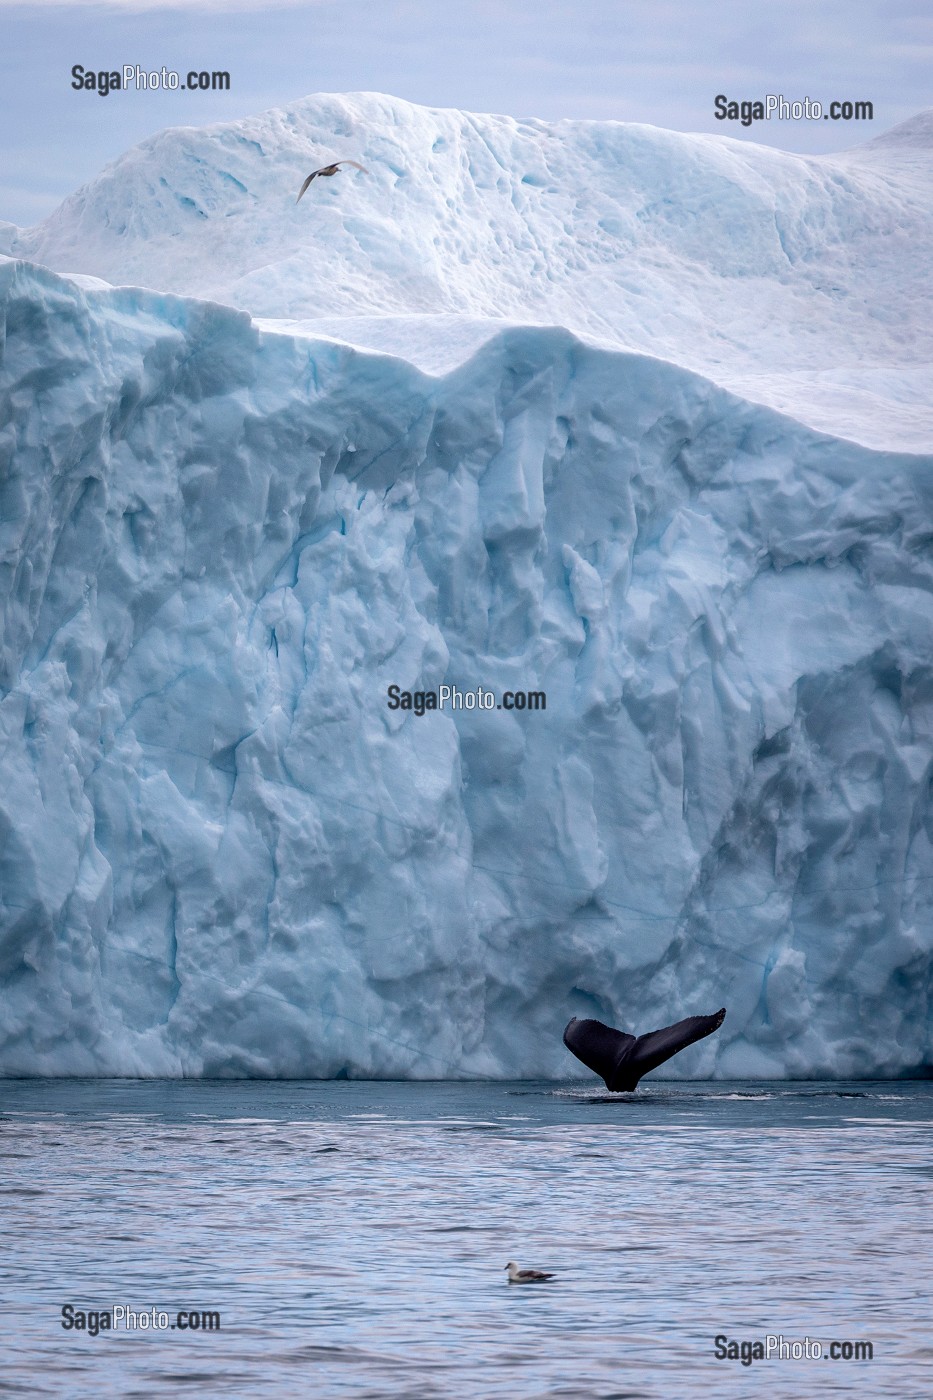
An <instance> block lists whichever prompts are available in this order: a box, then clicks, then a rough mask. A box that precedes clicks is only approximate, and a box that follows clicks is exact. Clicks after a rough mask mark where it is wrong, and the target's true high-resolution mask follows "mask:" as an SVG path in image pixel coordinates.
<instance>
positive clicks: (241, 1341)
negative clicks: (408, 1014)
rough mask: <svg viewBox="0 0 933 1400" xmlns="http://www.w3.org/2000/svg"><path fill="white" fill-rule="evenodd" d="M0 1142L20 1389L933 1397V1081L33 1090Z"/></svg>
mask: <svg viewBox="0 0 933 1400" xmlns="http://www.w3.org/2000/svg"><path fill="white" fill-rule="evenodd" d="M0 1115H2V1118H0V1129H2V1138H0V1193H2V1201H3V1204H4V1207H5V1209H4V1210H3V1227H2V1228H3V1250H2V1256H0V1287H2V1294H3V1319H2V1326H3V1355H4V1367H3V1370H2V1372H0V1389H3V1390H5V1391H6V1392H8V1393H10V1394H30V1395H56V1396H58V1395H67V1396H75V1397H83V1396H110V1395H121V1396H122V1395H126V1396H137V1395H138V1396H152V1395H155V1394H163V1393H164V1394H176V1393H179V1392H186V1393H192V1394H204V1395H218V1396H219V1395H236V1396H249V1395H291V1396H295V1395H314V1396H322V1397H327V1396H339V1397H343V1396H359V1397H369V1396H372V1397H382V1396H405V1397H412V1398H413V1400H417V1397H425V1398H426V1400H427V1397H441V1396H445V1397H446V1396H456V1397H461V1396H462V1397H470V1400H473V1397H485V1396H490V1397H491V1396H499V1395H502V1394H504V1393H510V1394H512V1395H515V1396H519V1397H522V1398H523V1400H524V1397H538V1396H542V1397H543V1396H555V1397H557V1396H561V1397H571V1396H572V1397H584V1396H586V1397H589V1396H592V1397H606V1400H608V1397H613V1396H618V1397H621V1396H631V1397H635V1396H652V1397H655V1396H657V1397H665V1400H666V1398H667V1397H671V1396H678V1397H679V1396H688V1397H690V1396H694V1395H696V1396H699V1395H702V1394H703V1393H704V1392H705V1391H706V1390H707V1389H710V1390H712V1389H713V1388H715V1391H716V1393H717V1395H720V1396H743V1397H744V1396H754V1395H758V1394H768V1395H769V1396H792V1395H794V1396H801V1395H802V1396H810V1395H823V1394H826V1395H833V1396H836V1395H864V1396H870V1397H875V1396H879V1397H880V1396H896V1397H899V1398H901V1400H909V1398H910V1397H913V1396H917V1397H920V1396H923V1397H927V1396H929V1395H931V1394H933V1342H931V1337H930V1297H931V1284H933V1222H931V1213H930V1191H931V1185H933V1151H931V1149H933V1131H931V1127H933V1084H930V1083H904V1082H898V1083H870V1084H867V1083H859V1084H800V1085H788V1084H780V1085H752V1084H729V1085H724V1084H671V1083H660V1082H655V1083H651V1084H646V1085H645V1086H643V1087H642V1089H640V1090H639V1092H638V1094H637V1095H623V1096H612V1097H611V1098H609V1097H608V1096H604V1095H601V1094H598V1093H595V1092H593V1093H588V1092H585V1091H583V1090H581V1089H580V1088H579V1087H578V1086H577V1087H573V1088H570V1087H565V1088H562V1087H560V1086H554V1085H548V1084H527V1083H526V1084H396V1083H385V1084H383V1083H281V1082H278V1083H261V1082H250V1083H216V1082H214V1083H204V1082H188V1083H177V1082H164V1081H155V1082H137V1081H93V1082H92V1081H61V1080H59V1081H7V1082H3V1083H0ZM509 1259H515V1260H516V1261H517V1262H518V1263H519V1264H522V1265H531V1266H537V1267H539V1268H545V1269H549V1270H553V1271H554V1273H555V1275H556V1277H555V1278H554V1279H553V1280H552V1281H551V1282H549V1283H546V1284H540V1285H536V1286H526V1287H516V1286H514V1285H513V1286H510V1285H509V1284H508V1283H507V1282H506V1275H505V1272H504V1265H505V1263H506V1262H507V1260H509ZM65 1304H71V1305H72V1307H73V1308H74V1309H75V1316H76V1317H77V1314H78V1310H80V1311H82V1312H84V1313H85V1315H87V1314H89V1313H90V1312H91V1311H95V1312H98V1313H99V1312H104V1311H106V1312H108V1313H111V1312H112V1310H113V1309H114V1307H115V1306H116V1307H124V1308H126V1309H128V1310H132V1311H134V1312H136V1313H137V1314H140V1313H142V1312H144V1311H148V1312H151V1310H152V1309H155V1310H156V1319H157V1320H158V1315H159V1313H160V1312H161V1313H162V1314H163V1316H164V1319H165V1320H166V1322H167V1323H168V1325H167V1326H166V1327H165V1329H164V1330H161V1329H158V1328H155V1329H153V1328H152V1327H150V1329H149V1330H146V1331H143V1330H141V1329H140V1328H137V1329H135V1330H124V1329H123V1328H119V1329H117V1330H111V1331H101V1332H99V1334H98V1335H97V1336H96V1337H94V1336H91V1335H90V1334H89V1332H88V1331H87V1330H83V1331H82V1330H79V1329H72V1330H65V1329H63V1328H62V1325H61V1323H62V1314H61V1309H62V1306H63V1305H65ZM202 1311H203V1312H205V1313H215V1312H216V1313H219V1322H220V1326H219V1329H217V1330H210V1331H201V1330H200V1329H199V1330H197V1331H193V1330H191V1327H190V1325H189V1326H188V1327H187V1328H184V1327H182V1326H179V1325H178V1316H179V1313H180V1312H182V1313H183V1314H184V1315H185V1317H184V1320H185V1321H187V1322H189V1324H190V1314H191V1313H192V1312H196V1313H197V1314H198V1320H199V1321H200V1314H201V1312H202ZM207 1320H208V1321H210V1319H207ZM171 1322H175V1323H176V1325H175V1327H174V1328H173V1327H172V1326H171ZM717 1336H722V1337H725V1338H727V1339H728V1341H735V1342H737V1343H739V1344H741V1343H742V1342H743V1341H744V1342H745V1343H746V1344H747V1349H748V1348H751V1347H753V1346H754V1344H755V1343H756V1342H760V1343H761V1344H762V1346H764V1345H765V1342H766V1338H767V1337H768V1336H773V1337H775V1338H779V1337H780V1338H783V1340H784V1343H785V1345H787V1346H788V1347H791V1346H792V1345H793V1344H795V1343H796V1344H799V1345H800V1346H801V1347H803V1345H804V1343H806V1348H807V1349H808V1350H810V1352H811V1355H812V1353H813V1351H814V1350H815V1347H814V1344H818V1345H819V1346H821V1347H822V1350H823V1355H822V1356H819V1357H818V1358H816V1359H812V1360H807V1359H805V1358H801V1359H799V1360H795V1359H792V1357H789V1358H787V1359H772V1360H759V1361H754V1362H753V1363H752V1365H751V1366H748V1367H746V1366H743V1365H742V1364H741V1362H740V1361H738V1360H730V1359H728V1358H723V1359H720V1358H718V1357H717V1356H716V1354H715V1349H716V1346H715V1340H714V1339H715V1338H716V1337H717ZM834 1341H835V1342H837V1343H839V1344H840V1346H839V1349H840V1350H843V1351H844V1350H845V1349H846V1347H847V1346H848V1345H849V1344H851V1346H852V1348H853V1350H854V1348H855V1344H856V1343H865V1342H870V1343H871V1345H872V1348H873V1353H874V1355H873V1359H871V1360H858V1359H856V1358H855V1357H854V1356H852V1357H851V1358H847V1357H840V1358H839V1359H831V1358H830V1357H829V1355H828V1352H829V1349H830V1345H831V1343H832V1342H834ZM725 1345H727V1344H725ZM776 1345H777V1344H776Z"/></svg>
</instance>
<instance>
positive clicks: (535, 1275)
mask: <svg viewBox="0 0 933 1400" xmlns="http://www.w3.org/2000/svg"><path fill="white" fill-rule="evenodd" d="M505 1267H506V1269H507V1270H508V1275H509V1283H544V1281H545V1279H549V1278H553V1277H554V1275H553V1274H543V1273H542V1272H541V1270H540V1269H520V1268H519V1267H518V1265H517V1264H513V1262H512V1260H511V1259H510V1260H509V1262H508V1263H507V1264H506V1266H505Z"/></svg>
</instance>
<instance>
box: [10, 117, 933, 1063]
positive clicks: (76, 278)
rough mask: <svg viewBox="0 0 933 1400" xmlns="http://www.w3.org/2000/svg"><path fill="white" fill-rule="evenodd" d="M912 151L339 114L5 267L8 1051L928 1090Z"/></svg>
mask: <svg viewBox="0 0 933 1400" xmlns="http://www.w3.org/2000/svg"><path fill="white" fill-rule="evenodd" d="M373 133H377V134H375V135H374V134H373ZM931 142H933V122H931V120H930V116H929V114H927V115H926V116H922V117H920V118H917V119H915V120H914V122H912V123H907V124H906V129H897V130H896V131H895V132H894V133H889V135H888V136H887V137H883V138H880V140H879V141H876V142H872V143H870V144H869V145H868V146H867V147H863V148H862V149H861V150H860V151H856V152H853V153H849V154H848V155H847V156H845V157H833V158H832V159H830V158H828V157H826V158H820V161H822V164H821V163H820V161H818V160H814V159H812V158H811V159H809V160H806V159H804V158H802V157H790V156H785V155H783V154H782V153H780V152H775V151H771V150H764V149H762V148H756V147H752V146H750V145H747V144H740V143H737V142H733V141H728V140H723V139H719V138H712V137H685V136H678V135H675V134H673V133H668V132H658V131H653V130H652V129H650V128H631V127H625V126H622V125H621V124H614V123H557V124H555V125H554V126H551V127H549V126H547V125H546V124H545V123H540V122H525V123H516V122H513V121H511V120H510V119H506V118H483V117H474V116H470V115H468V114H461V113H436V112H429V111H427V110H426V109H418V108H411V107H409V106H408V104H403V103H400V102H397V101H395V100H394V99H386V98H376V97H372V96H368V97H367V96H359V95H357V96H354V97H351V98H319V99H307V100H306V101H305V102H304V103H302V104H297V106H296V108H295V109H294V110H292V111H289V112H275V113H269V114H266V115H265V116H264V117H261V118H256V119H255V120H254V121H252V122H239V123H231V124H229V125H227V126H224V127H215V128H206V129H203V130H197V131H193V130H187V129H186V130H182V131H180V132H168V133H163V134H162V135H161V136H159V137H157V138H154V139H153V140H152V141H150V142H147V143H144V144H143V146H141V147H139V148H137V150H136V151H133V152H129V153H127V155H126V156H124V157H123V158H121V161H118V162H117V163H116V164H115V165H114V166H112V167H110V169H109V170H108V171H105V172H104V173H103V174H102V175H101V177H99V179H98V181H96V182H95V183H93V184H92V185H91V186H89V187H87V188H86V189H85V190H83V191H79V192H78V193H77V194H76V195H74V196H72V197H71V198H70V199H69V200H66V201H65V203H64V204H63V205H62V206H61V208H60V209H59V210H58V211H57V212H56V213H55V214H53V215H52V216H51V218H50V219H49V220H47V221H46V223H45V224H44V225H41V226H39V228H38V229H35V230H18V231H14V232H13V233H12V234H9V235H7V237H6V246H7V248H8V249H9V254H10V256H9V257H4V258H2V259H0V314H2V335H3V340H2V347H3V350H2V364H0V396H2V397H0V403H2V412H0V423H2V425H3V426H2V427H0V463H2V471H0V569H2V588H0V608H2V626H0V774H2V783H0V977H2V987H3V995H2V1001H0V1072H2V1073H4V1074H8V1075H9V1074H13V1075H21V1074H27V1075H28V1074H50V1075H167V1076H182V1075H218V1076H292V1077H298V1076H308V1077H318V1076H319V1077H330V1076H334V1075H339V1074H345V1075H351V1076H354V1077H357V1076H374V1077H420V1078H444V1077H464V1076H473V1075H476V1076H493V1077H534V1076H545V1077H565V1076H567V1075H568V1074H571V1073H573V1072H575V1071H574V1068H573V1066H572V1064H571V1062H570V1059H569V1057H568V1056H567V1053H566V1051H565V1050H564V1048H563V1045H562V1043H561V1031H562V1029H563V1026H564V1024H565V1023H566V1021H567V1020H568V1019H569V1017H570V1016H571V1015H578V1016H582V1017H587V1016H590V1017H597V1018H598V1019H600V1020H603V1021H607V1022H609V1023H611V1024H615V1025H621V1026H625V1027H627V1028H630V1029H634V1030H638V1031H644V1030H647V1029H650V1028H651V1026H653V1025H663V1024H667V1023H668V1022H669V1021H670V1020H672V1019H674V1018H676V1017H677V1016H680V1015H688V1014H691V1013H693V1012H703V1011H708V1010H710V1009H714V1008H715V1007H716V1006H720V1005H722V1004H723V1003H725V1004H726V1005H727V1006H728V1008H729V1015H728V1018H727V1020H726V1022H725V1025H724V1026H723V1028H722V1030H721V1032H719V1033H718V1034H717V1036H716V1037H715V1038H714V1041H713V1042H703V1043H702V1044H700V1045H698V1046H696V1047H694V1048H693V1049H691V1050H690V1051H688V1052H685V1053H684V1055H683V1056H681V1057H680V1059H679V1060H678V1063H677V1065H676V1066H675V1067H672V1068H671V1069H670V1070H669V1073H671V1074H693V1075H709V1074H713V1075H718V1076H724V1077H729V1076H763V1077H795V1076H796V1077H807V1076H827V1077H853V1076H863V1075H869V1076H874V1075H898V1074H905V1073H910V1072H916V1071H917V1070H918V1069H919V1068H920V1067H922V1066H924V1065H928V1064H929V1063H930V1062H931V1061H933V1049H931V1044H930V1023H929V985H930V966H931V948H933V920H931V901H933V807H931V800H930V799H931V771H933V763H931V758H933V744H931V738H933V733H931V731H933V660H931V658H933V607H931V602H930V594H931V590H933V564H931V556H930V540H931V537H933V535H931V525H930V521H931V518H933V454H931V451H930V444H931V435H930V431H929V428H930V404H929V401H928V395H929V379H928V375H924V374H923V373H922V372H921V371H922V369H923V365H924V363H925V361H924V356H926V357H927V360H928V359H929V334H930V333H929V326H930V318H929V315H928V302H929V291H928V287H929V269H930V266H931V264H933V259H931V257H930V236H931V235H930V232H929V229H930V224H929V211H930V181H929V170H930V162H929V151H930V145H931ZM315 151H317V152H318V153H323V154H327V155H331V154H332V155H333V156H334V157H335V158H340V157H342V156H343V155H344V154H346V155H348V156H352V157H354V158H356V157H358V158H359V159H360V160H361V161H362V163H363V164H364V165H366V166H367V168H368V169H370V170H371V171H375V172H376V173H375V174H374V175H373V177H372V178H371V179H370V181H369V183H368V184H367V183H366V177H365V176H362V175H359V176H356V175H355V174H353V175H351V174H350V172H344V173H343V174H342V175H341V177H339V178H335V179H334V180H332V181H329V182H328V183H327V185H326V186H325V185H323V182H316V183H315V185H314V186H312V189H311V191H310V192H309V196H306V198H305V200H303V201H302V203H301V205H299V206H298V207H297V218H296V216H295V213H294V209H293V207H292V206H293V202H294V195H295V192H296V191H297V186H298V184H299V183H300V180H301V179H302V178H303V176H304V174H306V173H307V170H308V169H311V168H312V166H311V164H309V163H308V160H309V157H311V156H313V153H314V152H315ZM303 162H304V164H303ZM305 165H306V166H307V169H305V168H304V166H305ZM318 185H322V187H323V198H322V199H321V200H319V201H318V202H317V203H313V202H310V195H311V194H313V195H314V196H315V198H316V199H317V196H318V193H319V191H318V188H317V186H318ZM600 211H601V212H600ZM613 211H614V212H613ZM597 214H598V217H597ZM299 219H300V220H303V221H304V222H299V221H298V220H299ZM600 219H602V220H603V225H602V226H601V228H600V225H599V220H600ZM575 220H576V221H577V222H574V221H575ZM613 220H614V221H615V222H613ZM560 227H563V228H564V234H563V236H561V235H560V232H559V229H560ZM717 229H718V235H717V237H716V239H715V240H714V241H712V242H710V241H709V240H710V239H712V235H713V233H714V232H715V231H716V230H717ZM726 232H728V233H729V237H728V238H726V237H724V234H725V233H726ZM438 240H439V241H438ZM908 243H909V244H910V246H911V247H912V249H913V255H912V258H911V260H910V262H909V265H905V264H904V263H903V261H901V259H902V256H903V252H904V248H905V246H907V244H908ZM432 246H433V247H434V248H435V249H436V252H435V253H434V254H433V255H432V254H431V253H430V248H431V247H432ZM496 249H498V252H496V251H495V250H496ZM652 269H653V273H652V271H651V270H652ZM830 276H832V277H833V278H835V282H834V283H833V287H834V288H835V290H833V288H830V287H829V284H828V283H827V282H826V279H827V278H828V277H830ZM115 284H121V285H115ZM132 284H136V285H132ZM714 308H716V310H715V314H714ZM756 308H757V310H756ZM811 311H812V317H810V312H811ZM753 315H756V316H757V317H758V322H759V324H758V336H757V339H754V338H752V337H750V330H749V328H750V325H751V318H752V317H753ZM856 401H857V404H858V407H857V410H854V411H853V404H855V403H856ZM393 686H394V687H397V688H398V690H399V692H408V693H410V694H416V693H418V692H421V693H422V694H425V693H438V692H440V690H441V687H445V686H446V687H448V688H449V689H450V690H457V691H459V692H460V694H461V695H467V694H470V695H473V694H476V692H477V691H478V690H482V691H483V692H485V693H486V694H487V695H488V694H491V695H492V696H493V697H494V700H493V706H492V708H480V707H479V706H478V705H474V706H473V707H471V708H467V707H466V705H465V704H464V705H463V706H462V707H460V708H451V707H450V706H449V705H447V706H445V707H444V708H439V709H427V710H425V712H424V713H421V714H418V713H416V712H415V711H414V709H403V708H393V707H392V705H391V704H390V701H389V695H390V687H393ZM526 693H533V694H534V695H535V696H536V697H544V699H543V700H539V701H537V702H536V704H535V705H534V706H533V707H532V706H529V707H526V708H524V709H518V708H511V709H510V708H508V704H509V702H508V700H507V697H508V696H510V695H512V694H515V695H520V694H521V695H524V694H526ZM681 1060H682V1062H683V1063H682V1064H681Z"/></svg>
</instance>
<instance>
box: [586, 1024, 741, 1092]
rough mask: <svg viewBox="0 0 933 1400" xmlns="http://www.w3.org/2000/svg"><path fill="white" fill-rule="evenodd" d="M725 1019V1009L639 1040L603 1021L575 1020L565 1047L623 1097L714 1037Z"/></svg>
mask: <svg viewBox="0 0 933 1400" xmlns="http://www.w3.org/2000/svg"><path fill="white" fill-rule="evenodd" d="M725 1019H726V1008H725V1007H722V1009H721V1010H719V1011H717V1012H716V1013H715V1015H713V1016H688V1017H687V1018H686V1020H684V1021H678V1022H677V1023H676V1024H675V1025H673V1026H665V1027H664V1028H663V1029H662V1030H659V1031H648V1033H647V1034H646V1035H640V1036H638V1037H635V1036H634V1035H628V1034H627V1032H625V1031H617V1030H615V1029H614V1028H613V1027H612V1026H604V1025H603V1023H602V1021H578V1020H577V1018H576V1016H574V1018H573V1020H572V1021H570V1023H569V1024H568V1026H567V1028H566V1030H565V1031H564V1044H565V1045H566V1047H567V1049H568V1050H569V1051H570V1052H571V1054H573V1055H576V1057H577V1059H578V1060H582V1061H583V1063H584V1064H585V1065H586V1067H587V1069H591V1070H593V1071H594V1073H596V1074H598V1075H599V1076H600V1078H601V1079H602V1080H603V1082H604V1083H605V1085H606V1088H607V1089H609V1090H610V1092H611V1093H615V1094H622V1093H627V1092H630V1091H631V1090H632V1089H634V1088H635V1087H636V1086H637V1084H638V1081H639V1079H641V1078H642V1076H643V1075H645V1074H648V1073H650V1071H651V1070H653V1069H657V1068H658V1066H659V1065H663V1064H664V1062H665V1060H669V1059H671V1058H672V1056H674V1055H676V1054H678V1053H679V1052H680V1051H681V1050H685V1049H686V1048H687V1046H688V1045H693V1044H694V1043H695V1042H696V1041H698V1040H702V1039H703V1038H704V1037H705V1036H708V1035H712V1033H713V1031H717V1030H718V1029H719V1027H720V1026H721V1025H722V1023H723V1021H724V1020H725Z"/></svg>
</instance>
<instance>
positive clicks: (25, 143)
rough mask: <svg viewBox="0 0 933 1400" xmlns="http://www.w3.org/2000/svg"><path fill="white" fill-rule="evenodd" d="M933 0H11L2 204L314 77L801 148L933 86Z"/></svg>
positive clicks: (852, 135)
mask: <svg viewBox="0 0 933 1400" xmlns="http://www.w3.org/2000/svg"><path fill="white" fill-rule="evenodd" d="M75 64H80V65H81V66H82V67H83V68H84V69H87V70H93V71H95V72H96V71H98V70H108V71H109V70H110V69H122V67H123V65H124V64H134V65H135V64H139V66H140V67H141V68H145V69H160V68H161V67H162V66H163V65H164V66H165V67H166V68H167V69H169V70H175V71H177V72H180V73H182V74H183V75H184V74H186V73H187V72H188V70H189V69H197V70H201V69H204V70H215V69H216V70H227V71H228V72H229V73H230V91H229V92H226V93H216V92H200V91H198V92H187V91H179V92H176V93H153V92H136V91H128V92H115V93H111V94H110V95H109V96H106V97H101V96H99V95H98V93H96V92H93V91H85V90H81V91H76V90H74V89H73V88H72V85H71V84H72V75H71V70H72V67H73V66H74V65H75ZM931 74H933V4H931V0H771V2H770V3H769V4H764V5H756V4H754V3H750V0H651V3H646V2H645V0H294V3H287V0H286V2H285V3H276V0H272V3H268V0H267V2H266V3H263V4H256V3H254V0H199V3H187V2H186V0H107V3H94V4H89V3H84V2H83V0H68V3H47V0H34V3H31V4H21V3H16V4H11V3H9V0H0V130H2V132H3V140H2V142H0V220H8V221H10V222H12V223H17V224H23V225H27V224H32V223H35V222H37V221H38V220H40V219H42V218H44V217H45V215H46V214H48V213H50V212H51V210H52V209H54V208H55V206H56V205H57V204H58V203H59V201H60V200H61V199H63V198H64V197H65V196H66V195H67V194H69V193H70V192H71V191H72V190H73V189H75V188H77V186H79V185H80V184H82V183H84V182H85V181H87V180H89V179H91V178H93V176H94V175H96V174H97V172H98V171H99V170H100V169H101V167H102V166H103V165H105V164H106V163H107V162H108V161H110V160H112V159H114V158H115V157H116V156H118V155H119V154H120V153H121V152H122V151H124V150H125V149H126V148H127V147H128V146H131V145H134V144H135V143H136V142H138V141H140V140H142V139H143V138H144V137H146V136H149V135H151V134H152V133H153V132H155V131H158V130H160V129H162V128H163V127H165V126H177V125H203V124H206V123H210V122H215V121H226V120H230V119H233V118H236V117H243V116H249V115H252V114H254V113H257V112H262V111H264V110H265V109H267V108H269V107H277V106H284V105H287V104H288V103H289V102H291V101H293V100H294V99H296V98H299V97H305V96H307V95H308V94H310V93H313V92H353V91H376V92H387V93H391V94H393V95H394V96H397V97H404V98H407V99H408V100H410V101H412V102H420V103H424V104H426V105H428V106H437V107H459V108H464V109H467V110H470V111H480V112H502V113H508V114H510V115H512V116H516V117H528V116H534V117H543V118H545V119H557V118H561V117H577V118H598V119H613V120H619V121H637V122H649V123H651V124H653V125H655V126H664V127H670V128H673V129H675V130H679V131H702V132H713V133H716V134H719V135H723V134H725V135H728V136H731V137H735V138H738V139H740V140H753V141H759V142H763V143H765V144H768V145H773V146H779V147H781V148H783V149H784V150H789V151H801V152H810V153H818V152H821V151H832V150H841V149H845V148H846V147H849V146H854V145H860V144H861V143H862V142H863V141H865V140H867V139H870V138H871V137H872V136H878V135H880V134H881V133H882V132H883V131H885V130H887V129H888V128H890V127H891V126H894V125H895V124H896V123H898V122H900V121H903V120H905V119H906V118H908V117H910V116H913V115H914V114H915V113H917V112H918V111H921V110H923V109H924V108H926V107H929V106H931V105H933V92H931V87H933V84H931ZM717 94H723V95H724V96H725V97H727V98H728V99H730V100H732V99H735V100H742V99H746V100H756V99H760V100H764V98H765V97H766V96H767V95H768V94H774V95H776V96H784V97H785V98H786V99H787V100H788V101H802V100H803V99H804V98H805V97H809V98H810V99H811V100H813V101H817V102H821V103H822V104H823V106H824V109H825V108H828V106H829V103H830V102H831V101H833V100H838V101H844V100H846V99H848V100H851V101H860V102H861V101H869V102H871V103H872V104H873V108H874V116H873V120H871V121H862V122H854V121H853V122H842V121H839V122H834V121H831V120H817V121H806V120H804V121H798V122H794V121H778V120H772V121H770V122H768V123H764V122H761V123H756V124H755V125H753V126H751V127H748V128H745V127H742V126H741V125H740V124H739V123H737V122H731V121H718V120H717V119H716V117H715V114H714V99H715V97H716V96H717Z"/></svg>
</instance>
